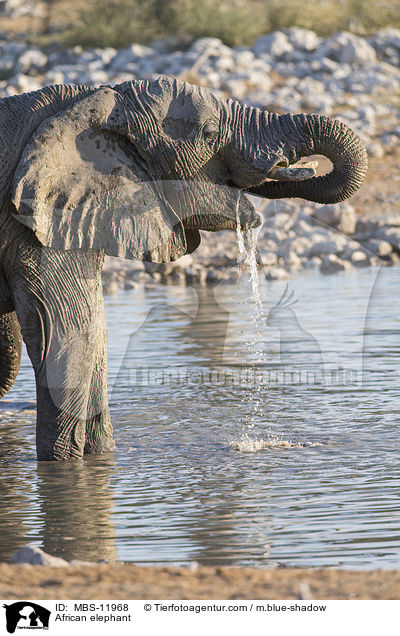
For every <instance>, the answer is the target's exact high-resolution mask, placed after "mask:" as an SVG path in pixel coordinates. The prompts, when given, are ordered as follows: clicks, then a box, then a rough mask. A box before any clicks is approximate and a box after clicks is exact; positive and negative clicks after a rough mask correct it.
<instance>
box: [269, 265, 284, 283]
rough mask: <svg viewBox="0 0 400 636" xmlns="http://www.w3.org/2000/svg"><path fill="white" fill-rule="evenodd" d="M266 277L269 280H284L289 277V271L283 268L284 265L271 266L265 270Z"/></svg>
mask: <svg viewBox="0 0 400 636" xmlns="http://www.w3.org/2000/svg"><path fill="white" fill-rule="evenodd" d="M265 278H266V279H267V280H271V281H272V280H283V279H285V278H289V273H288V272H287V271H286V270H285V269H283V267H269V268H268V269H267V270H266V271H265Z"/></svg>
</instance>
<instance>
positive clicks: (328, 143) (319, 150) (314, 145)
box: [248, 115, 368, 203]
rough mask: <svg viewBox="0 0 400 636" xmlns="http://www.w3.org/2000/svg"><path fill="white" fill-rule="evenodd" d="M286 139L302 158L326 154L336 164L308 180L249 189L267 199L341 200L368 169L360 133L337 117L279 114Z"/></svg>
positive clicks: (319, 201) (263, 185) (356, 185)
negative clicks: (327, 171)
mask: <svg viewBox="0 0 400 636" xmlns="http://www.w3.org/2000/svg"><path fill="white" fill-rule="evenodd" d="M277 120H279V124H280V127H281V130H282V133H283V139H285V140H286V139H289V140H290V141H292V140H293V146H294V147H295V148H296V149H297V150H298V149H299V148H300V154H301V156H302V157H307V156H310V155H324V156H326V157H328V159H330V160H331V161H332V163H333V169H332V171H331V172H329V173H328V174H326V175H323V176H320V177H313V178H311V179H307V180H305V181H290V182H288V181H286V182H285V181H266V182H264V183H262V184H261V185H259V186H253V187H252V188H250V189H249V190H248V191H249V193H251V194H255V195H257V196H261V197H266V198H268V199H281V198H291V197H300V198H302V199H307V200H309V201H315V202H316V203H339V202H340V201H344V200H345V199H347V198H348V197H350V196H352V195H353V194H354V193H355V192H356V191H357V190H358V189H359V187H360V186H361V184H362V182H363V180H364V177H365V175H366V172H367V168H368V158H367V153H366V151H365V149H364V147H363V145H362V143H361V140H360V138H359V137H358V135H357V134H356V133H355V132H354V131H353V130H351V129H350V128H349V127H348V126H346V125H345V124H343V123H341V122H340V121H338V120H334V119H331V118H330V117H326V116H323V115H293V116H292V115H281V116H279V117H277Z"/></svg>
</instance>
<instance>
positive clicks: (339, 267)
mask: <svg viewBox="0 0 400 636" xmlns="http://www.w3.org/2000/svg"><path fill="white" fill-rule="evenodd" d="M349 268H350V264H349V263H346V262H344V261H342V260H341V259H340V258H338V257H337V256H335V255H334V254H327V255H326V256H324V258H323V259H322V262H321V265H320V271H321V273H322V274H336V272H343V271H344V270H347V269H349Z"/></svg>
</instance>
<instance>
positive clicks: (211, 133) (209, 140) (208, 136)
mask: <svg viewBox="0 0 400 636" xmlns="http://www.w3.org/2000/svg"><path fill="white" fill-rule="evenodd" d="M203 136H204V140H205V142H206V144H207V146H208V147H209V148H214V146H215V144H216V143H217V140H218V131H217V130H215V129H214V128H204V130H203Z"/></svg>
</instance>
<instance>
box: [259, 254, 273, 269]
mask: <svg viewBox="0 0 400 636" xmlns="http://www.w3.org/2000/svg"><path fill="white" fill-rule="evenodd" d="M258 262H259V264H260V265H261V266H262V267H270V266H271V265H276V264H277V262H278V257H277V255H276V254H275V253H274V252H263V253H262V254H260V256H259V257H258Z"/></svg>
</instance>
